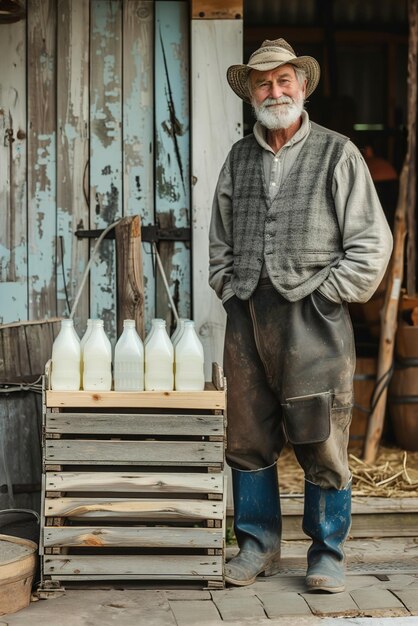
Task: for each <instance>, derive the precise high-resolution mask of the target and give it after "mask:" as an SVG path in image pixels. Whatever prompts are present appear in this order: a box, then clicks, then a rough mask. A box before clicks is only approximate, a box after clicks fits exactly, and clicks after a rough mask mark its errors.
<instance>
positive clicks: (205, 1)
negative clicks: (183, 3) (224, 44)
mask: <svg viewBox="0 0 418 626" xmlns="http://www.w3.org/2000/svg"><path fill="white" fill-rule="evenodd" d="M243 12H244V7H243V0H192V19H194V20H197V19H205V20H239V19H242V18H243ZM222 51H223V49H222ZM236 62H238V61H236Z"/></svg>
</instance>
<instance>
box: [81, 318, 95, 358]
mask: <svg viewBox="0 0 418 626" xmlns="http://www.w3.org/2000/svg"><path fill="white" fill-rule="evenodd" d="M92 328H93V320H91V319H88V320H87V328H86V332H85V333H84V335H83V336H82V338H81V341H80V347H81V352H83V349H84V346H85V343H86V341H87V339H88V338H89V337H90V334H91V329H92Z"/></svg>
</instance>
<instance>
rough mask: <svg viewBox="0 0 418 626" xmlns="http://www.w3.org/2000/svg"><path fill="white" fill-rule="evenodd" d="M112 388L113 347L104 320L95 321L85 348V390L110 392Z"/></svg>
mask: <svg viewBox="0 0 418 626" xmlns="http://www.w3.org/2000/svg"><path fill="white" fill-rule="evenodd" d="M111 388H112V346H111V345H110V341H109V339H108V338H107V337H106V333H105V331H104V327H103V320H93V322H92V329H91V333H90V336H89V338H88V339H87V341H86V343H85V344H84V348H83V389H85V390H86V391H110V390H111Z"/></svg>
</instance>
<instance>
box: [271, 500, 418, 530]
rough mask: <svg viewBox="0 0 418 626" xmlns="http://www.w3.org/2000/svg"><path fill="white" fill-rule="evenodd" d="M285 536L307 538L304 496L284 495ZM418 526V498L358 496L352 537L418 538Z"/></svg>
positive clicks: (353, 518) (353, 505) (354, 510)
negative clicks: (417, 534) (303, 528)
mask: <svg viewBox="0 0 418 626" xmlns="http://www.w3.org/2000/svg"><path fill="white" fill-rule="evenodd" d="M281 508H282V516H283V537H284V538H285V539H287V540H294V539H303V538H304V537H306V536H305V535H304V534H303V532H302V529H301V522H302V516H303V498H302V497H284V498H283V497H282V498H281ZM417 527H418V498H380V497H379V498H378V497H376V498H374V497H354V498H353V501H352V525H351V529H350V536H351V537H414V536H416V529H417Z"/></svg>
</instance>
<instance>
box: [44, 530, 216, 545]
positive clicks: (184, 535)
mask: <svg viewBox="0 0 418 626" xmlns="http://www.w3.org/2000/svg"><path fill="white" fill-rule="evenodd" d="M43 541H44V545H45V546H46V547H59V546H66V547H80V546H84V547H91V548H101V547H136V548H220V549H222V543H223V537H222V533H221V532H220V531H219V530H217V529H213V528H175V527H169V528H161V526H158V527H156V528H145V527H143V526H141V527H140V528H136V527H134V526H105V527H103V528H96V527H91V526H85V527H83V526H81V527H80V526H58V527H57V526H50V527H46V528H44V531H43Z"/></svg>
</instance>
